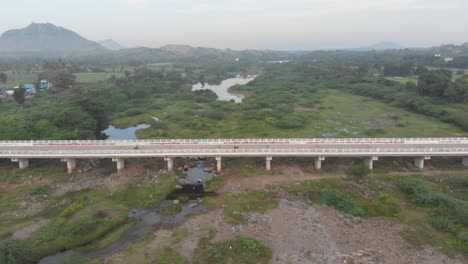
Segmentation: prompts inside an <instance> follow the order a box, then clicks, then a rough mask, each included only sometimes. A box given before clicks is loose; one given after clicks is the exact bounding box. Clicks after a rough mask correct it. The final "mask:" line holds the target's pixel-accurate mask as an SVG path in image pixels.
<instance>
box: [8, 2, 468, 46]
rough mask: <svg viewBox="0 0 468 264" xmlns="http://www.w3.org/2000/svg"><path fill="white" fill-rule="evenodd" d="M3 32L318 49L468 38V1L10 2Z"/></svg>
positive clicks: (136, 42)
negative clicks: (45, 25) (46, 30)
mask: <svg viewBox="0 0 468 264" xmlns="http://www.w3.org/2000/svg"><path fill="white" fill-rule="evenodd" d="M1 10H2V12H1V13H0V14H1V15H0V33H3V32H4V31H6V30H8V29H12V28H23V27H25V26H27V25H28V24H30V23H31V22H50V23H54V24H56V25H60V26H63V27H65V28H68V29H71V30H74V31H76V32H78V33H79V34H81V35H82V36H84V37H86V38H88V39H91V40H101V39H107V38H112V39H115V40H117V41H118V42H121V43H123V44H124V45H126V46H129V47H132V46H149V47H160V46H162V45H165V44H189V45H193V46H206V47H216V48H233V49H244V48H257V49H260V48H261V49H264V48H269V49H287V50H292V49H318V48H349V47H360V46H365V45H369V44H373V43H376V42H381V41H394V42H397V43H400V44H402V45H404V46H429V45H438V44H442V43H457V44H458V43H462V42H465V41H468V0H216V1H215V0H2V4H1Z"/></svg>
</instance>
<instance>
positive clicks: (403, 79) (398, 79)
mask: <svg viewBox="0 0 468 264" xmlns="http://www.w3.org/2000/svg"><path fill="white" fill-rule="evenodd" d="M386 79H387V80H392V81H394V82H399V83H402V84H405V83H408V82H412V83H415V84H417V83H418V77H417V76H414V77H386Z"/></svg>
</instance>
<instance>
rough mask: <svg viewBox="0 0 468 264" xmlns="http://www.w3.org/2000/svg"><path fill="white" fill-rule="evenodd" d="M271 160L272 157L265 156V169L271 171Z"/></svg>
mask: <svg viewBox="0 0 468 264" xmlns="http://www.w3.org/2000/svg"><path fill="white" fill-rule="evenodd" d="M272 160H273V157H266V170H267V171H271V161H272Z"/></svg>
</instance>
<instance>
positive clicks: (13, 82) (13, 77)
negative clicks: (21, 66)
mask: <svg viewBox="0 0 468 264" xmlns="http://www.w3.org/2000/svg"><path fill="white" fill-rule="evenodd" d="M35 82H37V73H16V74H8V78H7V83H6V84H5V85H3V84H2V85H0V86H5V87H7V88H13V87H15V86H19V85H21V84H26V83H35Z"/></svg>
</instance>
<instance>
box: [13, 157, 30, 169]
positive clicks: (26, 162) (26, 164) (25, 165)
mask: <svg viewBox="0 0 468 264" xmlns="http://www.w3.org/2000/svg"><path fill="white" fill-rule="evenodd" d="M11 161H12V162H18V166H19V168H20V169H21V170H23V169H27V168H28V167H29V160H28V159H24V158H12V159H11Z"/></svg>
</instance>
